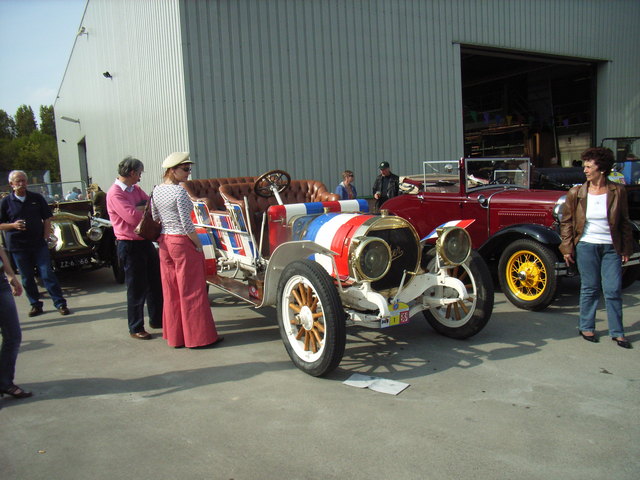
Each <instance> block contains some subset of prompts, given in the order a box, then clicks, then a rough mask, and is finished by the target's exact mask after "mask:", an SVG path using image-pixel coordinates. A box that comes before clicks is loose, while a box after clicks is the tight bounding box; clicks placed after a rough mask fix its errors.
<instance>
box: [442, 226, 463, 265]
mask: <svg viewBox="0 0 640 480" xmlns="http://www.w3.org/2000/svg"><path fill="white" fill-rule="evenodd" d="M436 251H437V252H438V255H439V256H440V258H441V259H442V262H443V263H444V264H445V265H460V264H462V263H464V262H465V261H466V260H467V258H469V255H470V254H471V237H470V236H469V232H467V231H466V230H465V229H464V228H460V227H444V228H440V229H438V241H437V243H436Z"/></svg>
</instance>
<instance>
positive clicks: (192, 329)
mask: <svg viewBox="0 0 640 480" xmlns="http://www.w3.org/2000/svg"><path fill="white" fill-rule="evenodd" d="M192 164H193V162H192V161H191V160H190V159H189V154H188V153H186V152H175V153H172V154H171V155H169V156H168V157H167V158H166V159H165V160H164V162H163V163H162V168H164V169H165V173H164V182H163V183H162V184H160V185H158V186H157V187H156V188H155V189H154V191H153V197H152V200H151V207H152V213H153V218H154V219H155V220H159V221H161V222H162V232H161V235H160V238H159V239H158V244H159V245H160V273H161V275H162V291H163V294H164V306H163V311H162V321H163V331H162V336H163V337H164V338H165V339H166V340H167V343H168V344H169V346H171V347H175V348H180V347H188V348H205V347H212V346H214V345H215V344H217V343H219V342H221V341H222V340H223V338H224V337H221V336H219V335H218V332H217V330H216V325H215V323H214V320H213V315H212V314H211V307H210V306H209V297H208V295H207V287H206V282H205V267H204V254H203V253H202V244H201V243H200V239H199V238H198V234H197V233H196V231H195V227H194V225H193V222H192V221H191V211H192V210H193V203H192V202H191V199H190V198H189V195H188V194H187V192H186V190H185V189H184V188H182V186H180V182H184V181H185V180H187V178H189V173H190V172H191V165H192Z"/></svg>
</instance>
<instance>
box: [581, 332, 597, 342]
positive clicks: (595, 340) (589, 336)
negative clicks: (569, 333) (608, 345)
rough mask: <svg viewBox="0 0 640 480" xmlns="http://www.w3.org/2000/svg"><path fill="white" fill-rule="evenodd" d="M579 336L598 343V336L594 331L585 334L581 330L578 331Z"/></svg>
mask: <svg viewBox="0 0 640 480" xmlns="http://www.w3.org/2000/svg"><path fill="white" fill-rule="evenodd" d="M580 336H581V337H582V338H584V339H585V340H586V341H587V342H593V343H598V337H597V336H596V334H595V333H594V334H593V335H585V334H584V333H583V332H580Z"/></svg>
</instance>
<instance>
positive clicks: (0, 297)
mask: <svg viewBox="0 0 640 480" xmlns="http://www.w3.org/2000/svg"><path fill="white" fill-rule="evenodd" d="M0 311H1V312H2V313H1V314H0V331H1V332H2V348H1V349H0V390H7V389H8V388H9V387H11V385H13V377H14V375H15V372H16V359H17V358H18V350H19V349H20V342H21V341H22V331H21V330H20V321H19V320H18V310H17V309H16V302H15V300H14V298H13V295H12V293H11V287H10V286H9V283H8V282H7V279H6V278H5V276H4V273H0Z"/></svg>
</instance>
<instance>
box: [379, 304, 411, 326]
mask: <svg viewBox="0 0 640 480" xmlns="http://www.w3.org/2000/svg"><path fill="white" fill-rule="evenodd" d="M389 313H390V315H389V318H383V319H382V321H381V322H380V327H381V328H386V327H393V326H395V325H402V324H404V323H409V305H407V304H406V303H400V302H398V303H390V304H389Z"/></svg>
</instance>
